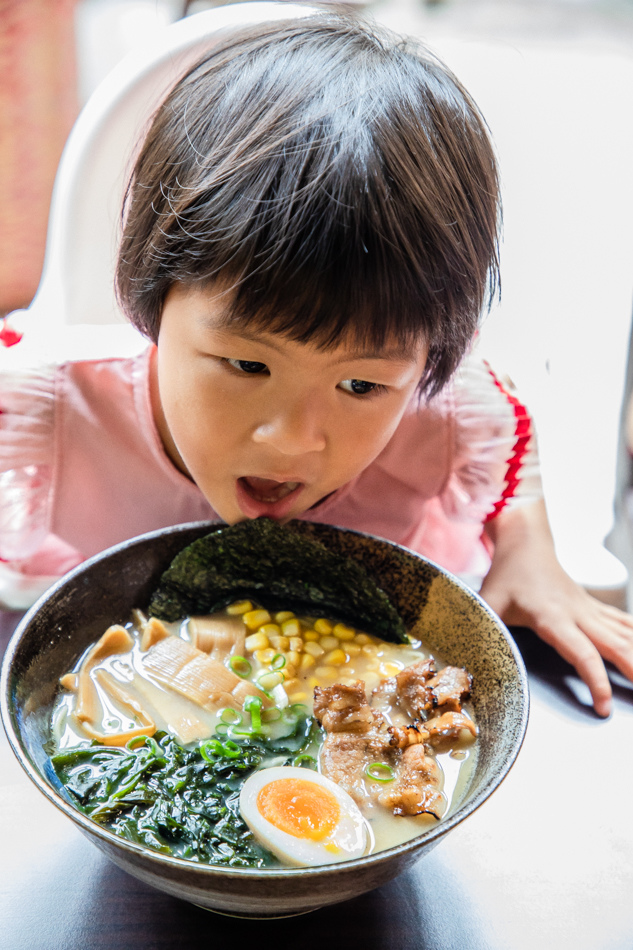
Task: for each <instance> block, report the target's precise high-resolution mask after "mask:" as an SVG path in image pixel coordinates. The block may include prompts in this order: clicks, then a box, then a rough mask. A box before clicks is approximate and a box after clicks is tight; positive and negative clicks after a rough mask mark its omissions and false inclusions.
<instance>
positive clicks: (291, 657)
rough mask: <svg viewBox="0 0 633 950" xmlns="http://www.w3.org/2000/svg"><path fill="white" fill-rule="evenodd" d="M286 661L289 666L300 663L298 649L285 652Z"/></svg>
mask: <svg viewBox="0 0 633 950" xmlns="http://www.w3.org/2000/svg"><path fill="white" fill-rule="evenodd" d="M286 663H288V664H289V665H291V666H299V664H300V663H301V654H300V653H299V651H298V650H290V651H289V652H288V653H286Z"/></svg>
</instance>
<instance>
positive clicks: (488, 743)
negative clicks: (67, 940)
mask: <svg viewBox="0 0 633 950" xmlns="http://www.w3.org/2000/svg"><path fill="white" fill-rule="evenodd" d="M219 527H222V526H221V525H218V524H210V523H207V522H205V523H196V524H189V525H178V526H176V527H172V528H167V529H163V530H161V531H157V532H153V533H151V534H146V535H143V536H141V537H139V538H134V539H132V540H130V541H126V542H125V543H123V544H120V545H118V546H117V547H114V548H110V549H109V550H108V551H105V552H104V553H102V554H100V555H98V556H96V557H94V558H92V559H90V560H89V561H86V562H85V563H84V564H82V565H80V566H79V567H78V568H76V569H75V570H73V571H72V572H70V573H69V574H67V575H66V576H65V577H64V578H62V580H61V581H59V582H58V583H57V584H56V585H55V586H54V587H52V588H51V589H50V590H49V591H48V592H47V593H46V594H45V595H44V596H43V597H42V598H41V599H40V600H39V601H38V603H37V604H35V606H34V607H33V608H32V609H31V610H30V611H29V612H28V614H26V615H25V617H24V618H23V620H22V622H21V623H20V625H19V627H18V628H17V630H16V632H15V634H14V636H13V638H12V640H11V642H10V644H9V646H8V648H7V652H6V655H5V659H4V663H3V668H2V687H1V688H2V696H1V700H2V716H3V720H4V724H5V728H6V731H7V735H8V737H9V741H10V743H11V746H12V748H13V750H14V752H15V754H16V756H17V758H18V759H19V761H20V763H21V765H22V767H23V768H24V770H25V771H26V773H27V775H28V776H29V778H30V779H31V780H32V781H33V782H34V783H35V785H36V786H37V787H38V789H39V790H40V791H41V792H42V794H43V795H45V796H46V797H47V798H48V799H49V801H50V802H51V803H52V805H54V806H55V807H56V808H58V809H59V810H60V811H62V812H64V814H65V815H67V816H68V818H69V819H70V820H71V821H73V822H74V823H75V825H76V826H77V827H78V828H79V830H80V831H81V832H83V833H84V834H85V835H86V836H87V837H88V838H90V840H91V841H92V842H93V843H94V844H95V845H96V846H97V847H98V848H100V849H101V851H103V852H104V853H105V854H106V855H107V856H108V857H109V858H111V859H112V861H114V862H115V864H117V865H119V867H121V868H123V869H124V870H126V871H128V872H129V873H130V874H132V875H134V876H135V877H138V878H140V879H141V880H142V881H144V882H146V883H147V884H150V885H153V886H154V887H156V888H158V889H160V890H162V891H165V892H167V893H169V894H172V895H174V896H176V897H179V898H182V899H184V900H187V901H191V902H192V903H194V904H197V905H200V906H202V907H205V908H208V909H210V910H215V911H220V912H224V913H228V914H234V915H237V916H244V917H259V918H262V917H277V916H285V915H292V914H299V913H305V912H306V911H310V910H314V909H316V908H318V907H323V906H325V905H327V904H333V903H336V902H339V901H344V900H347V899H349V898H352V897H356V896H358V895H359V894H362V893H364V892H366V891H369V890H371V889H373V888H375V887H378V886H380V885H381V884H384V883H385V882H387V881H389V880H390V879H391V878H393V877H395V876H396V875H397V874H400V873H401V872H402V871H405V870H406V869H407V868H409V867H410V866H411V865H412V864H413V863H414V862H416V861H418V860H419V859H420V858H421V857H423V856H424V855H425V854H427V853H428V852H430V851H431V850H432V848H434V847H435V846H436V845H437V844H439V843H440V842H441V840H442V839H443V838H444V837H445V835H447V834H448V833H449V832H450V831H451V830H452V829H453V828H455V827H456V826H457V825H458V824H460V823H461V822H463V821H465V820H466V819H467V818H468V817H469V816H470V815H471V814H472V813H473V812H474V811H475V810H476V809H477V808H479V807H480V806H481V805H482V804H483V803H484V802H485V801H486V799H488V798H489V797H490V795H491V794H492V793H493V792H494V791H495V789H496V788H497V787H498V786H499V784H500V783H501V782H502V780H503V778H504V777H505V776H506V774H507V773H508V771H509V769H510V767H511V766H512V763H513V762H514V760H515V758H516V756H517V754H518V752H519V749H520V747H521V743H522V741H523V737H524V734H525V729H526V725H527V715H528V687H527V678H526V674H525V669H524V666H523V663H522V660H521V658H520V655H519V653H518V651H517V649H516V646H515V645H514V643H513V641H512V638H511V636H510V634H509V633H508V631H507V630H506V628H505V627H504V625H503V624H502V622H501V621H500V620H499V618H498V617H497V616H496V615H495V614H494V613H493V612H492V611H491V610H490V608H489V607H488V606H487V605H486V604H485V603H484V602H483V601H482V600H481V599H480V598H479V597H478V596H477V594H475V593H474V592H473V591H472V590H470V589H469V588H468V587H466V586H465V585H464V584H462V583H461V582H460V581H459V580H458V579H457V578H455V577H453V576H452V575H451V574H449V573H447V572H446V571H444V570H443V569H442V568H440V567H438V566H437V565H436V564H433V563H432V562H430V561H428V560H426V559H424V558H422V557H420V556H418V555H416V554H414V553H412V552H411V551H408V550H407V549H405V548H402V547H399V546H398V545H395V544H392V543H390V542H387V541H383V540H381V539H379V538H375V537H372V536H369V535H365V534H361V533H358V532H354V531H349V530H344V529H340V528H335V527H331V526H328V525H317V524H309V523H307V522H294V523H293V527H294V528H295V529H296V530H297V531H299V532H302V533H303V534H304V535H306V536H307V537H310V538H315V539H317V540H319V541H321V542H322V543H323V544H325V545H326V546H327V547H328V548H330V549H331V550H333V551H334V552H336V553H338V554H343V555H346V556H349V557H352V558H353V559H355V560H356V561H358V562H359V563H360V564H361V565H362V566H363V567H364V568H365V570H366V571H367V572H368V573H369V574H370V575H371V576H372V577H373V578H374V579H375V580H376V581H377V583H378V584H379V585H380V586H381V587H382V589H383V590H384V591H385V592H386V593H387V595H388V596H389V598H390V599H391V600H392V602H393V603H394V605H395V607H396V608H397V609H398V610H399V611H400V613H401V615H402V617H403V619H404V620H405V623H406V624H407V628H408V630H409V632H410V633H412V634H413V635H414V636H416V637H417V638H419V639H421V640H422V641H423V643H424V646H425V647H426V648H428V649H429V650H430V651H431V653H433V654H436V655H437V656H438V657H440V658H441V659H442V660H443V661H444V662H445V663H449V664H452V665H455V666H464V667H465V668H466V669H467V670H469V671H470V672H471V673H472V675H473V678H474V687H473V691H472V697H471V709H472V713H473V717H474V719H475V721H476V722H477V724H478V727H479V738H478V740H477V743H476V755H475V758H474V762H473V766H472V769H471V771H470V775H469V778H468V782H467V785H466V788H465V790H464V791H463V792H462V794H461V798H460V800H459V801H458V802H457V804H456V805H454V806H452V810H450V811H449V813H448V815H447V816H446V817H445V818H443V819H442V820H441V821H440V822H438V823H437V824H436V825H434V826H433V827H432V828H431V829H430V830H425V831H424V832H423V833H421V834H420V835H419V836H417V837H415V838H413V839H411V840H408V841H406V842H404V843H401V844H398V845H396V846H394V847H391V848H388V849H387V850H383V851H379V852H376V853H373V854H370V855H368V856H366V857H362V858H357V859H354V860H350V861H344V862H340V863H337V864H326V865H320V866H316V867H306V868H280V869H252V868H235V869H233V868H226V867H218V866H212V865H205V864H199V863H194V862H191V861H188V860H185V859H182V858H175V857H171V856H169V855H164V854H161V853H158V852H156V851H152V850H150V849H149V848H146V847H144V846H143V845H140V844H136V843H133V842H130V841H127V840H125V839H124V838H121V837H119V836H117V835H115V834H114V833H113V832H111V831H109V830H108V829H107V828H105V827H103V826H102V825H99V824H97V823H95V822H93V821H91V820H90V819H89V818H88V817H86V816H85V815H84V814H82V813H81V812H80V811H78V810H76V809H75V808H74V807H73V805H72V804H71V803H70V801H68V800H67V799H66V797H65V796H64V794H63V793H62V790H61V788H60V785H59V782H58V780H57V777H56V775H55V773H54V771H53V769H52V766H51V763H50V760H49V757H48V754H47V751H46V749H47V740H48V739H49V735H50V714H51V709H52V706H53V702H54V699H55V696H56V694H57V692H58V689H59V686H58V681H59V678H60V676H62V675H64V674H65V673H66V672H67V671H68V670H69V669H71V668H72V667H73V666H74V665H75V664H76V662H77V660H78V659H79V657H80V656H81V655H82V653H84V651H85V650H86V649H87V647H88V646H89V645H90V644H91V643H93V642H94V641H96V640H97V639H99V637H100V636H101V635H102V633H103V631H104V630H105V629H106V627H108V626H109V625H110V624H113V623H125V622H127V620H128V619H129V617H130V615H131V611H132V609H133V608H135V607H145V606H146V605H147V603H148V601H149V598H150V595H151V593H152V591H153V590H154V589H155V588H156V586H157V583H158V581H159V578H160V576H161V574H162V572H163V571H164V570H165V569H166V568H167V567H168V565H169V564H170V562H171V561H172V559H173V557H174V556H175V555H176V554H177V553H178V552H179V551H180V550H181V549H182V548H184V547H185V546H186V545H188V544H190V543H191V542H192V541H194V540H196V539H197V538H199V537H202V536H203V535H205V534H207V533H208V532H209V531H212V530H214V529H217V528H219Z"/></svg>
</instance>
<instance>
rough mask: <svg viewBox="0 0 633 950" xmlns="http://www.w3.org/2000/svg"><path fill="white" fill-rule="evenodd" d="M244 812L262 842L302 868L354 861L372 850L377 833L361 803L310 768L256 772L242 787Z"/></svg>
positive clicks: (287, 767)
mask: <svg viewBox="0 0 633 950" xmlns="http://www.w3.org/2000/svg"><path fill="white" fill-rule="evenodd" d="M240 812H241V814H242V818H243V819H244V821H245V822H246V824H247V825H248V827H249V828H250V830H251V831H252V832H253V834H254V835H255V837H256V838H257V840H258V841H259V842H260V844H262V845H263V846H264V847H265V848H268V850H269V851H272V853H273V854H274V855H276V856H277V857H278V858H279V860H280V861H283V862H284V863H286V864H292V865H294V866H296V867H306V866H312V865H316V864H331V863H332V862H335V861H349V860H350V859H351V858H360V857H362V856H363V855H364V854H366V853H367V851H368V850H369V846H370V840H371V835H370V831H369V827H368V825H367V823H366V821H365V819H364V818H363V816H362V815H361V813H360V810H359V808H358V805H356V803H355V802H354V800H353V799H352V798H350V796H349V795H348V794H347V792H344V791H343V789H341V788H339V787H338V785H335V783H334V782H332V781H331V780H330V779H328V778H325V776H324V775H320V774H319V773H318V772H313V771H311V770H310V769H300V768H293V767H291V766H279V767H276V768H271V769H261V771H259V772H254V773H253V775H251V776H250V778H248V779H247V780H246V782H245V783H244V785H243V787H242V792H241V794H240Z"/></svg>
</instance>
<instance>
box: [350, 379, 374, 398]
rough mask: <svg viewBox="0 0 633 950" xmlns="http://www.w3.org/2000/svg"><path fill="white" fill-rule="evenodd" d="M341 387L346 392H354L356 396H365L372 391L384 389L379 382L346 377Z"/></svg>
mask: <svg viewBox="0 0 633 950" xmlns="http://www.w3.org/2000/svg"><path fill="white" fill-rule="evenodd" d="M339 386H340V387H341V389H344V390H345V392H346V393H353V394H354V395H355V396H365V395H366V394H367V393H370V392H378V391H380V390H381V389H384V386H380V385H379V384H378V383H368V382H367V380H366V379H344V380H343V381H342V382H341V383H339Z"/></svg>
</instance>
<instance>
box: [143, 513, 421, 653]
mask: <svg viewBox="0 0 633 950" xmlns="http://www.w3.org/2000/svg"><path fill="white" fill-rule="evenodd" d="M243 599H244V600H254V601H256V602H257V603H258V604H261V605H262V607H266V608H267V609H270V610H294V611H298V612H303V613H306V614H308V615H312V616H314V615H315V614H316V615H318V616H325V617H328V618H330V619H332V620H340V621H345V622H346V623H350V624H352V625H353V626H355V627H358V628H360V629H362V630H364V631H366V632H367V633H373V634H376V636H379V637H381V638H382V639H383V640H391V641H392V642H396V643H397V642H403V641H406V639H407V637H406V628H405V625H404V622H403V620H402V618H401V617H400V616H399V614H398V613H397V611H396V610H395V608H394V607H393V605H392V604H391V602H390V600H389V598H388V597H387V595H386V594H385V593H384V591H382V590H381V589H380V587H378V585H377V584H376V583H375V582H374V581H373V580H372V578H371V577H369V575H368V574H367V573H366V571H365V570H364V569H363V568H362V567H361V566H360V565H359V564H357V563H356V562H355V561H353V560H351V558H347V557H341V556H340V555H338V554H335V553H333V552H332V551H330V550H328V548H326V547H325V545H323V544H321V543H320V542H319V541H315V540H312V539H310V538H306V537H305V536H303V535H300V534H299V533H298V532H296V531H293V530H292V528H290V527H288V526H287V525H281V524H279V523H278V522H276V521H273V520H271V519H270V518H257V519H255V520H250V521H241V522H239V523H238V524H235V525H232V526H230V527H226V528H220V529H219V530H216V531H213V532H212V533H211V534H208V535H205V537H203V538H199V539H198V540H197V541H194V542H193V544H190V545H189V546H188V547H186V548H184V549H183V550H182V551H180V553H179V554H177V555H176V557H175V558H174V560H173V561H172V562H171V564H170V566H169V567H168V568H167V570H166V571H165V573H164V574H163V575H162V577H161V579H160V583H159V585H158V588H157V589H156V591H155V592H154V594H153V596H152V599H151V602H150V605H149V611H150V614H152V615H153V616H155V617H158V618H159V619H161V620H167V621H175V620H179V619H182V618H183V617H186V616H191V615H204V614H209V613H213V611H215V610H219V609H220V608H222V607H224V606H226V605H227V604H230V603H231V602H233V601H235V600H243Z"/></svg>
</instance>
